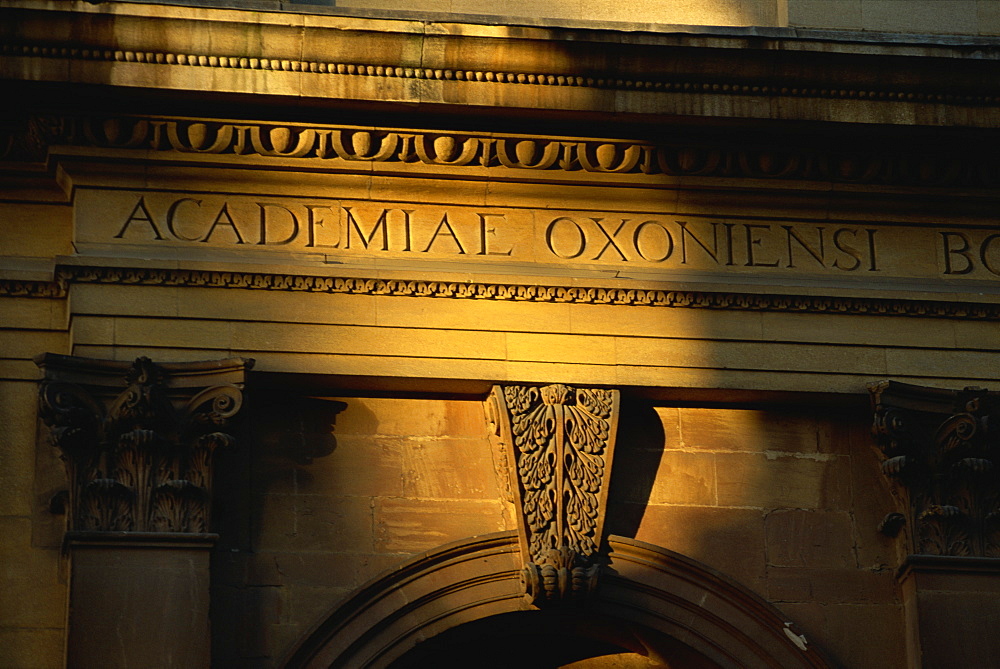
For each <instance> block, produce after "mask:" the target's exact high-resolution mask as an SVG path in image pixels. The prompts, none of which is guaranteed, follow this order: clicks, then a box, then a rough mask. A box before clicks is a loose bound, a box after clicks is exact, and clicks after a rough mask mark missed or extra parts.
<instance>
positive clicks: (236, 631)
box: [212, 397, 905, 667]
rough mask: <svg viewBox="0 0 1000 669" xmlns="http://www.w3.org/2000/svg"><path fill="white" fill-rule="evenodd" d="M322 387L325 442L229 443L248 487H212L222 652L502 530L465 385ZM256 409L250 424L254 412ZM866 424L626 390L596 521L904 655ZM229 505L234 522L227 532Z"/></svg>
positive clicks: (305, 622) (504, 517) (262, 650)
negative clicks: (315, 449)
mask: <svg viewBox="0 0 1000 669" xmlns="http://www.w3.org/2000/svg"><path fill="white" fill-rule="evenodd" d="M338 399H339V401H342V402H344V403H345V404H346V408H344V409H343V411H342V412H341V413H340V414H338V416H337V419H336V427H335V428H334V432H335V436H336V446H335V447H334V448H333V449H332V451H331V452H329V453H327V454H325V455H320V456H318V457H315V458H314V459H313V461H312V462H311V463H308V464H307V463H305V462H297V463H296V462H294V461H293V459H291V458H290V457H289V453H290V452H291V451H290V450H289V449H290V446H289V444H290V443H291V442H294V441H295V437H294V435H289V434H288V433H287V432H286V433H285V436H284V437H283V439H284V441H283V442H282V443H276V442H274V441H271V440H269V438H267V437H266V436H261V437H260V438H259V439H257V440H256V444H255V446H254V447H253V450H252V451H249V452H247V453H246V454H245V455H246V456H247V458H246V459H245V460H243V461H242V464H238V462H239V461H240V459H239V458H235V456H233V455H231V457H233V460H232V461H231V462H230V466H233V468H234V469H235V470H239V469H240V468H241V467H245V468H246V470H245V471H244V472H243V474H242V475H243V476H246V477H247V478H246V481H249V482H250V483H249V490H247V491H245V495H244V497H243V499H242V501H240V502H239V503H237V501H238V500H239V497H240V495H239V494H238V493H237V494H232V493H225V492H223V493H222V495H223V497H222V499H220V503H221V505H222V506H221V507H220V509H221V510H222V512H223V514H224V516H223V517H221V518H220V525H221V527H220V530H221V531H222V532H223V538H222V540H221V544H220V546H219V549H218V550H217V552H216V556H215V562H214V564H213V570H214V571H213V579H214V585H213V613H212V618H213V625H214V634H215V644H216V648H215V658H216V662H217V663H219V665H220V666H260V667H271V666H275V663H276V662H277V661H278V660H279V659H280V658H281V657H282V656H283V655H284V654H285V653H286V652H287V651H288V649H289V648H290V647H291V645H292V644H294V643H295V642H296V641H297V640H298V639H299V638H301V637H302V636H303V635H304V634H305V633H306V632H307V631H308V630H309V629H310V628H311V627H312V626H314V625H316V624H318V623H320V622H321V621H322V619H323V618H324V617H325V616H326V615H327V614H328V613H329V612H330V611H331V610H332V609H333V608H334V607H335V606H336V605H337V603H338V602H339V601H340V600H341V599H342V598H344V597H345V596H347V595H348V594H349V593H351V592H352V591H353V590H354V589H356V588H358V587H359V586H360V585H362V584H363V583H364V582H366V581H368V580H370V579H372V578H375V577H376V576H378V575H379V574H381V573H383V572H386V571H387V570H390V569H392V568H393V567H394V566H396V565H399V564H402V563H403V562H404V561H407V560H409V559H411V558H412V557H414V556H415V555H418V554H420V553H422V552H424V551H427V550H430V549H433V548H435V547H437V546H440V545H442V544H446V543H448V542H451V541H456V540H460V539H463V538H466V537H469V536H474V535H477V534H485V533H490V532H496V531H501V530H506V529H513V528H514V527H515V526H516V525H515V520H514V518H513V514H512V509H511V507H510V506H509V504H508V502H507V501H506V500H505V499H504V497H505V495H504V493H503V491H502V487H503V483H502V482H501V481H500V480H499V479H498V471H497V468H496V466H495V454H493V453H492V452H491V447H490V445H489V441H488V439H487V434H486V417H485V414H484V411H483V406H482V404H481V403H480V402H479V401H478V400H475V399H426V398H398V397H397V398H388V397H341V398H338ZM266 411H267V409H266V407H260V408H259V409H258V411H257V412H255V413H254V421H255V422H256V423H258V424H261V423H260V421H261V420H264V423H266V419H263V418H261V416H263V415H264V414H265V413H266ZM866 421H867V416H866V413H865V411H864V410H861V411H853V410H849V409H845V410H823V411H820V410H817V409H802V408H796V407H771V408H766V409H748V408H719V407H700V408H699V407H682V408H676V407H667V406H654V405H653V404H652V403H650V402H648V401H646V400H642V399H639V398H635V397H626V399H625V401H624V402H623V414H622V418H621V425H620V430H619V440H618V446H617V452H616V456H615V466H614V470H613V479H612V484H611V500H610V502H609V511H608V513H609V518H608V521H607V522H608V525H607V528H606V530H607V532H608V533H612V534H619V535H624V536H628V537H634V538H636V539H639V540H641V541H646V542H649V543H652V544H656V545H658V546H662V547H665V548H668V549H670V550H673V551H677V552H679V553H682V554H684V555H687V556H690V557H692V558H694V559H696V560H699V561H701V562H703V563H705V564H707V565H709V566H710V567H714V568H715V569H718V570H719V571H720V572H722V573H723V574H725V575H727V576H729V577H730V578H733V579H735V580H736V581H738V582H740V583H741V584H743V585H744V586H746V587H748V588H750V589H751V590H753V591H754V592H756V593H757V594H759V595H760V596H762V597H764V598H766V599H768V600H769V601H771V602H773V603H774V604H775V605H776V606H778V608H779V609H781V610H782V611H784V612H786V613H787V614H788V616H789V620H790V621H793V622H795V623H796V624H797V625H798V627H799V629H800V630H801V631H802V633H803V634H804V635H805V636H806V638H807V639H808V640H809V641H810V642H812V643H815V644H816V645H818V646H820V647H821V648H823V649H824V650H825V651H827V652H828V653H829V654H830V655H831V656H832V657H833V658H834V660H835V661H836V662H838V663H840V664H842V665H843V666H859V667H860V666H882V667H898V666H902V664H901V663H902V662H903V658H905V650H904V647H903V644H904V640H903V636H902V634H901V633H900V630H902V625H903V618H902V615H903V612H902V607H901V604H900V601H899V594H898V588H897V585H896V581H895V567H896V565H897V564H898V559H899V558H898V556H897V554H896V544H895V542H894V541H893V540H891V539H888V538H886V537H883V536H882V535H880V534H878V532H877V526H878V523H879V521H880V520H881V518H882V517H883V516H884V515H885V514H886V513H889V512H891V511H894V510H896V504H895V500H894V498H893V495H892V493H891V491H890V490H889V488H888V485H887V484H886V483H885V482H884V481H883V480H882V479H881V474H880V473H879V471H878V458H877V456H876V454H875V453H874V451H873V449H872V447H871V441H870V437H869V436H868V433H867V429H868V427H867V422H866ZM265 431H266V430H265ZM261 434H262V433H261V432H260V431H258V436H260V435H261ZM220 471H221V470H220ZM220 475H221V474H220ZM228 476H229V479H230V483H229V485H230V490H232V486H233V483H232V480H233V478H234V476H233V475H232V473H230V475H228ZM235 478H239V476H236V477H235ZM243 484H245V481H244V482H242V483H237V484H236V486H237V487H238V486H240V485H243ZM220 485H223V484H222V483H220ZM221 490H223V491H225V490H226V488H225V486H224V485H223V487H222V488H221ZM233 519H235V522H237V523H239V522H244V521H243V520H241V519H244V520H245V521H246V522H247V523H248V525H247V526H246V527H245V528H242V529H241V528H234V527H230V529H228V530H227V524H228V523H231V522H233ZM241 532H242V534H241ZM858 639H866V643H864V644H859V643H857V640H858Z"/></svg>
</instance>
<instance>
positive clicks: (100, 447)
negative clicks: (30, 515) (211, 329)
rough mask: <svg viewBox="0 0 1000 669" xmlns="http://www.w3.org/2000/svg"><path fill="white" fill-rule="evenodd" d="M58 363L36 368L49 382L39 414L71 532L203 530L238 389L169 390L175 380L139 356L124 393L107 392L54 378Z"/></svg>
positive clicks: (240, 400)
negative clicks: (65, 497)
mask: <svg viewBox="0 0 1000 669" xmlns="http://www.w3.org/2000/svg"><path fill="white" fill-rule="evenodd" d="M61 357H62V356H46V360H45V362H40V364H43V366H46V367H47V369H46V372H47V376H49V377H50V378H49V379H47V380H46V381H44V382H43V383H42V386H41V391H40V416H41V418H42V420H43V421H44V422H45V424H46V425H48V426H49V428H50V438H51V441H52V444H53V445H54V446H55V447H56V448H58V449H59V451H60V453H61V456H62V459H63V460H64V461H65V463H66V471H67V474H68V477H69V518H68V521H67V529H68V530H69V531H74V530H76V531H104V532H114V531H123V532H194V533H203V532H208V531H209V527H210V503H211V495H212V457H213V453H214V452H215V450H216V449H218V448H225V447H229V446H231V445H232V444H233V442H234V440H233V437H232V436H231V435H230V434H228V433H227V432H225V431H224V429H225V427H226V425H227V423H228V422H229V420H230V419H231V418H233V416H235V415H236V413H237V412H238V411H239V410H240V407H241V406H242V403H243V395H242V391H241V386H242V384H225V385H217V386H212V387H201V388H188V387H186V388H182V389H179V390H175V389H173V388H171V387H170V386H169V382H170V377H171V375H170V374H169V373H168V372H167V371H166V370H164V368H162V367H160V366H158V365H156V364H154V363H153V362H152V361H150V359H149V358H145V357H143V358H138V359H137V360H136V361H135V362H134V363H133V364H132V366H131V368H129V369H128V371H127V373H126V375H125V379H126V382H127V383H128V387H127V388H126V389H125V391H124V392H121V393H120V394H117V395H109V393H107V391H106V388H103V387H100V386H98V385H96V384H95V385H92V384H89V383H82V384H81V383H76V382H69V381H66V380H62V379H59V378H56V379H52V378H51V376H53V374H51V371H52V370H51V367H52V360H53V359H54V358H61ZM66 359H69V360H74V359H72V358H68V357H67V358H66ZM75 360H79V359H75ZM56 362H57V363H58V360H56ZM95 362H97V361H95ZM240 362H241V363H242V362H243V361H240ZM45 363H47V364H45ZM250 364H252V363H250ZM247 366H249V365H247ZM175 367H176V365H175ZM240 372H241V374H240V376H241V377H242V369H240ZM55 376H58V373H56V374H55Z"/></svg>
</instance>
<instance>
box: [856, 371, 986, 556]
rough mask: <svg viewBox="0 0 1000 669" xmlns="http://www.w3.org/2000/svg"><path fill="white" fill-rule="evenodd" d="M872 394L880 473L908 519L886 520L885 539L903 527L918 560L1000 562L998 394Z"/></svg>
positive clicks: (885, 385) (894, 386) (906, 390)
mask: <svg viewBox="0 0 1000 669" xmlns="http://www.w3.org/2000/svg"><path fill="white" fill-rule="evenodd" d="M870 390H871V394H872V401H873V405H874V411H875V422H874V425H873V428H872V429H873V433H874V434H875V438H876V441H877V443H878V446H879V448H880V449H881V450H882V453H883V454H884V456H885V460H884V461H883V463H882V471H883V472H885V474H886V475H888V476H890V477H892V478H894V479H895V480H897V481H899V482H900V483H901V484H902V486H903V488H905V490H906V492H907V494H908V497H909V507H910V508H909V517H908V518H901V517H899V514H890V517H888V518H886V521H884V522H883V532H885V533H887V534H894V533H895V532H898V531H899V529H901V526H902V525H904V524H908V525H909V527H910V534H911V537H912V540H913V551H914V552H916V553H922V554H930V555H962V556H985V557H1000V479H998V471H997V468H996V465H997V462H998V460H1000V433H998V431H997V429H996V426H995V425H994V424H995V423H996V421H997V420H1000V393H994V392H988V391H986V390H983V389H981V388H966V389H964V390H961V391H949V390H942V389H938V388H923V387H919V386H911V385H908V384H905V383H895V382H892V381H883V382H882V383H878V384H875V385H873V386H871V388H870Z"/></svg>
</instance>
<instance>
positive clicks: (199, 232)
mask: <svg viewBox="0 0 1000 669" xmlns="http://www.w3.org/2000/svg"><path fill="white" fill-rule="evenodd" d="M77 204H78V206H77V240H78V241H79V242H83V243H85V244H86V243H92V244H109V243H111V244H129V245H137V244H143V245H145V244H149V245H158V246H162V247H167V246H185V247H190V248H202V249H210V248H229V249H234V248H246V249H251V248H253V249H256V250H264V251H267V252H272V253H277V254H280V253H282V252H296V253H314V254H323V255H324V256H326V257H338V256H343V257H348V256H376V257H410V258H419V257H427V258H436V259H444V258H451V259H462V258H466V259H473V258H476V257H478V258H480V259H489V260H490V261H492V262H505V261H514V262H521V263H524V262H536V263H556V264H559V263H572V264H595V265H619V266H620V265H622V264H629V265H636V266H644V267H664V268H671V269H674V270H685V269H690V270H699V271H719V270H722V271H726V272H737V273H745V272H755V273H762V272H763V273H773V272H799V273H807V274H834V275H866V274H867V275H872V274H877V275H879V276H901V277H915V276H921V277H927V278H930V277H949V278H978V279H986V280H992V278H993V277H997V276H1000V233H996V232H991V231H990V230H985V229H983V230H975V229H972V230H970V229H963V230H961V231H959V230H954V229H949V228H948V227H947V226H944V225H942V226H939V227H933V226H907V225H879V224H877V223H865V224H858V223H848V222H838V221H795V220H786V219H774V220H768V219H760V218H735V217H714V216H710V215H705V214H697V215H695V214H690V213H688V214H681V213H669V212H664V213H651V212H640V213H623V212H600V211H563V210H558V209H526V208H514V207H511V208H504V207H495V206H483V207H476V206H468V205H428V204H412V203H407V204H404V203H390V202H386V203H380V202H371V201H357V200H333V199H301V198H274V197H252V196H249V197H248V196H219V195H205V194H179V193H158V192H145V193H137V192H128V191H116V192H107V191H105V192H84V194H83V195H82V196H81V197H80V198H79V200H78V203H77Z"/></svg>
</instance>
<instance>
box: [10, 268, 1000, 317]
mask: <svg viewBox="0 0 1000 669" xmlns="http://www.w3.org/2000/svg"><path fill="white" fill-rule="evenodd" d="M55 277H56V278H55V280H54V281H53V282H40V281H17V280H4V281H2V282H0V297H43V298H55V299H59V298H65V297H66V296H67V295H68V294H69V287H70V285H71V284H107V285H129V286H177V287H197V288H234V289H243V290H264V291H282V292H306V293H331V294H348V295H373V296H378V295H386V296H393V297H423V298H434V299H464V300H496V301H511V302H542V303H568V304H602V305H616V306H641V307H664V308H683V309H712V310H728V311H768V312H786V313H812V314H829V315H838V314H840V315H864V316H906V317H917V318H945V319H957V320H977V321H1000V303H983V302H958V301H950V300H907V299H895V298H869V297H830V296H821V295H792V294H773V293H741V292H709V291H690V290H668V289H642V288H608V287H598V286H549V285H537V284H517V283H489V282H457V281H432V280H401V279H399V280H397V279H366V278H348V277H330V276H307V275H306V276H304V275H298V274H294V275H293V274H268V273H263V272H225V271H204V270H185V269H152V268H124V267H87V266H72V267H59V268H57V270H56V274H55Z"/></svg>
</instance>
